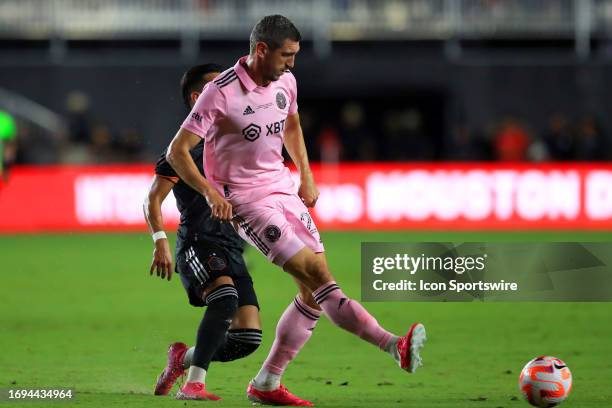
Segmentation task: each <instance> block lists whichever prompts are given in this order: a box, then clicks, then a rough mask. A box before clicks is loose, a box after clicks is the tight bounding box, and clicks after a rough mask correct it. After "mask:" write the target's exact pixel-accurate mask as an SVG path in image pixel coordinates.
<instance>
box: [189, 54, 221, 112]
mask: <svg viewBox="0 0 612 408" xmlns="http://www.w3.org/2000/svg"><path fill="white" fill-rule="evenodd" d="M212 72H223V67H222V66H221V65H219V64H202V65H196V66H194V67H191V68H189V69H188V70H187V71H186V72H185V73H184V74H183V77H182V78H181V96H182V97H183V102H185V106H186V107H187V109H191V93H192V92H197V91H201V90H202V88H204V85H206V80H205V79H204V75H206V74H210V73H212Z"/></svg>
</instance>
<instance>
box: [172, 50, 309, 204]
mask: <svg viewBox="0 0 612 408" xmlns="http://www.w3.org/2000/svg"><path fill="white" fill-rule="evenodd" d="M246 58H247V57H242V58H240V59H239V60H238V62H237V63H236V65H234V66H233V67H232V68H230V69H228V70H227V71H225V72H223V73H222V74H221V75H219V76H218V77H217V78H216V79H215V80H214V81H213V82H210V83H208V84H207V85H206V87H204V90H203V92H202V94H201V95H200V97H199V98H198V100H197V101H196V104H195V106H194V107H193V109H192V110H191V113H190V114H189V116H188V117H187V119H185V121H184V122H183V125H182V127H183V128H184V129H186V130H188V131H190V132H192V133H195V134H196V135H198V136H200V137H201V138H203V139H205V155H204V170H205V172H206V177H207V178H208V180H209V181H210V182H212V184H213V186H214V187H215V188H216V189H217V190H218V191H219V192H220V193H221V194H222V195H223V196H224V197H225V198H226V199H228V201H229V202H230V203H231V204H232V205H239V204H245V203H250V202H253V201H256V200H259V199H260V198H262V197H265V196H267V195H269V194H272V193H289V194H291V193H294V192H295V186H294V183H293V181H292V179H291V177H290V172H289V169H288V168H287V167H286V166H285V165H284V163H283V156H282V148H283V139H284V129H285V122H286V120H287V115H293V114H295V113H296V112H297V109H298V108H297V86H296V81H295V77H294V76H293V74H292V73H291V72H286V73H285V74H283V75H282V76H281V77H280V79H279V80H278V81H273V82H271V83H270V84H269V85H268V86H265V87H264V86H258V85H257V84H256V83H255V82H254V81H253V80H252V79H251V77H250V76H249V74H248V73H247V72H246V69H245V62H246Z"/></svg>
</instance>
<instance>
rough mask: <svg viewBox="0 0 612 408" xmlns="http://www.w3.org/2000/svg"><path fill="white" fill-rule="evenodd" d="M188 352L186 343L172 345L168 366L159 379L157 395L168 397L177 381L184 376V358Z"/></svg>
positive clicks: (156, 386) (156, 387)
mask: <svg viewBox="0 0 612 408" xmlns="http://www.w3.org/2000/svg"><path fill="white" fill-rule="evenodd" d="M186 351H187V345H186V344H184V343H172V344H171V345H170V348H168V365H167V366H166V368H164V371H162V373H161V374H160V375H159V377H157V384H155V392H154V394H155V395H168V393H169V392H170V390H171V389H172V386H173V385H174V383H175V382H176V380H177V379H178V378H179V377H180V376H181V375H183V372H184V371H185V370H184V369H183V357H184V356H185V352H186Z"/></svg>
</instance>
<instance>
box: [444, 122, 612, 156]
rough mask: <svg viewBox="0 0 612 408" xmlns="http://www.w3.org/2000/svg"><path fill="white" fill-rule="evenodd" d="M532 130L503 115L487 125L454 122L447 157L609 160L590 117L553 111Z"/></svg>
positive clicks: (599, 129)
mask: <svg viewBox="0 0 612 408" xmlns="http://www.w3.org/2000/svg"><path fill="white" fill-rule="evenodd" d="M547 122H548V123H547V124H546V126H545V127H544V128H543V129H542V130H540V131H536V130H534V129H533V128H531V127H530V126H529V125H527V124H525V123H524V122H522V121H521V120H519V119H517V118H513V117H507V118H504V119H503V120H501V121H500V122H499V123H496V124H493V125H491V126H489V127H488V128H472V127H470V126H467V125H465V124H460V123H458V124H456V125H455V126H454V128H453V129H452V140H451V148H450V149H449V151H448V156H447V157H446V158H447V159H450V160H459V161H462V160H484V161H489V160H496V161H533V162H538V161H602V160H606V159H609V153H608V148H609V142H608V139H607V137H606V135H605V134H604V131H603V128H602V126H601V124H600V123H598V121H597V119H596V118H595V117H594V116H584V117H579V118H572V119H571V118H570V117H569V116H566V115H564V114H562V113H555V114H553V115H551V116H550V117H549V118H548V121H547Z"/></svg>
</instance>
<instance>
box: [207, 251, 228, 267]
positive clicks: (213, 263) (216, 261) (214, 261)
mask: <svg viewBox="0 0 612 408" xmlns="http://www.w3.org/2000/svg"><path fill="white" fill-rule="evenodd" d="M208 267H209V268H210V270H211V271H222V270H224V269H225V268H227V264H226V263H225V260H224V259H223V258H221V257H218V256H216V255H214V254H213V255H211V256H210V258H208Z"/></svg>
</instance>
